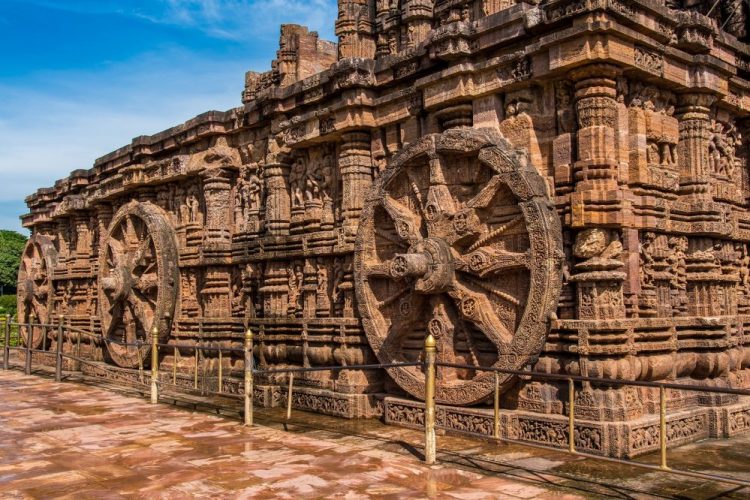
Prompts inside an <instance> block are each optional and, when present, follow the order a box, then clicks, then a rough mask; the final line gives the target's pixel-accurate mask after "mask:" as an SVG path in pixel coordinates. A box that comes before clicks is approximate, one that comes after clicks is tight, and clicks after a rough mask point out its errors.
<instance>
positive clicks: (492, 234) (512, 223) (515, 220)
mask: <svg viewBox="0 0 750 500" xmlns="http://www.w3.org/2000/svg"><path fill="white" fill-rule="evenodd" d="M523 220H524V218H523V215H519V216H517V217H514V218H513V219H511V220H510V221H508V222H506V223H505V224H503V225H502V226H500V227H498V228H497V229H494V230H492V231H490V232H489V233H487V234H485V235H484V236H482V237H481V238H479V239H478V240H477V241H475V242H474V244H472V245H471V246H470V247H469V248H468V249H467V252H469V253H471V252H473V251H474V250H477V249H478V248H481V247H482V246H484V245H485V244H487V243H488V242H490V241H492V240H493V239H495V238H499V237H500V236H502V235H503V234H504V233H505V232H506V231H508V230H509V229H511V228H513V227H515V226H516V225H517V224H518V223H520V222H522V221H523Z"/></svg>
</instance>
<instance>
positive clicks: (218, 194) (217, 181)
mask: <svg viewBox="0 0 750 500" xmlns="http://www.w3.org/2000/svg"><path fill="white" fill-rule="evenodd" d="M230 179H231V173H230V171H229V170H226V169H223V168H211V169H207V170H205V171H204V172H203V192H204V197H205V201H206V242H207V243H230V242H231V231H230V226H231V224H230V223H229V221H231V220H232V212H231V209H232V192H231V182H230Z"/></svg>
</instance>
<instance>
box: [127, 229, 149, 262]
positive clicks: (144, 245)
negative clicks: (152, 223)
mask: <svg viewBox="0 0 750 500" xmlns="http://www.w3.org/2000/svg"><path fill="white" fill-rule="evenodd" d="M150 249H151V235H146V237H145V238H143V241H141V243H140V244H139V245H138V248H136V249H135V252H133V258H132V260H131V267H136V266H138V265H139V264H140V263H141V260H142V259H143V258H144V257H145V256H146V252H147V251H148V250H150Z"/></svg>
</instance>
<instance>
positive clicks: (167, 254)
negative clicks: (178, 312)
mask: <svg viewBox="0 0 750 500" xmlns="http://www.w3.org/2000/svg"><path fill="white" fill-rule="evenodd" d="M167 220H168V219H167V216H166V214H165V213H164V212H163V211H162V210H161V209H160V208H158V207H156V206H155V205H152V204H151V203H141V202H138V201H133V202H130V203H129V204H127V205H125V206H124V207H122V208H121V209H120V210H118V212H117V213H116V214H115V216H114V217H113V219H112V223H111V224H110V226H109V231H108V233H107V238H106V241H105V243H104V245H103V248H102V249H101V251H100V253H99V315H100V318H101V322H102V334H103V335H104V336H105V337H106V338H108V339H110V340H113V341H115V342H124V343H129V344H132V343H135V342H136V341H139V340H140V341H142V342H144V343H145V344H144V346H143V347H141V348H140V357H141V359H142V360H143V361H144V363H146V362H147V360H148V359H149V352H150V351H151V347H150V342H149V339H150V332H151V329H152V327H153V326H154V325H156V326H158V328H159V337H160V341H165V340H167V338H168V337H169V332H170V327H171V319H172V317H173V315H174V308H175V303H176V299H177V288H176V287H177V284H178V283H179V274H178V267H177V244H176V242H175V235H174V231H173V230H172V228H171V227H170V225H169V222H168V221H167ZM106 345H107V349H108V352H109V356H110V357H111V358H112V361H114V362H115V363H116V364H117V365H118V366H121V367H124V368H135V367H137V366H138V358H139V352H138V348H136V347H132V346H124V345H118V344H117V343H113V342H107V344H106Z"/></svg>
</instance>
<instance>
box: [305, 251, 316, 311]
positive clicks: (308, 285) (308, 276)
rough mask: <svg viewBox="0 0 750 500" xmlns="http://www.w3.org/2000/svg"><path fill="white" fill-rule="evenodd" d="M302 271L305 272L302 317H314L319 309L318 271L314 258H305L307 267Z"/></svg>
mask: <svg viewBox="0 0 750 500" xmlns="http://www.w3.org/2000/svg"><path fill="white" fill-rule="evenodd" d="M302 272H303V273H304V279H303V282H302V317H303V318H314V317H315V314H316V309H317V303H316V299H317V293H318V271H317V270H316V269H315V265H314V264H313V261H312V259H306V260H305V267H304V269H303V271H302Z"/></svg>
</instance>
